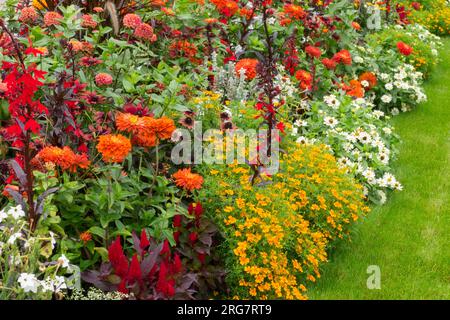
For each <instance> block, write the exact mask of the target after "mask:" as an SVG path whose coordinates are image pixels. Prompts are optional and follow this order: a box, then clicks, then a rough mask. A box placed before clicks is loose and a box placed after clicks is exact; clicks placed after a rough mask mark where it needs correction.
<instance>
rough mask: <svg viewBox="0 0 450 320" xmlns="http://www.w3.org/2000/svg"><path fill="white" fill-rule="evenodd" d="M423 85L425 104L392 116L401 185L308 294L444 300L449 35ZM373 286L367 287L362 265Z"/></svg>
mask: <svg viewBox="0 0 450 320" xmlns="http://www.w3.org/2000/svg"><path fill="white" fill-rule="evenodd" d="M441 58H442V62H441V63H440V64H439V65H438V67H437V68H436V69H435V71H434V73H433V75H432V77H431V79H430V80H429V81H428V82H427V83H426V86H425V90H426V92H427V95H428V102H427V103H424V104H422V105H420V106H419V107H418V108H416V109H415V110H414V111H412V112H410V113H404V114H401V115H399V116H398V117H395V119H394V120H393V122H394V125H395V127H396V129H397V132H398V133H399V134H400V136H401V138H402V140H403V143H402V144H401V145H400V155H399V159H398V160H397V161H396V163H395V171H394V172H395V173H396V175H397V178H398V179H399V180H400V181H401V182H402V183H403V185H404V190H403V191H402V192H399V193H394V194H391V195H390V198H389V200H388V202H387V203H386V205H385V206H383V207H376V208H374V209H373V211H372V212H371V213H370V215H369V216H368V217H367V218H366V219H364V220H363V221H362V222H361V223H360V224H358V225H357V226H356V227H355V231H354V234H353V236H352V242H351V243H348V242H345V243H344V242H342V243H339V244H338V246H337V248H336V249H335V250H334V251H333V252H332V254H331V256H330V257H329V263H328V264H327V265H325V266H324V269H323V272H322V277H321V278H320V279H319V280H318V282H317V283H316V284H315V285H314V286H312V287H311V289H310V291H309V297H310V299H450V164H449V160H450V39H445V46H444V47H443V48H442V49H441ZM369 265H378V266H379V267H380V269H381V289H379V290H376V289H375V290H369V289H368V288H367V285H366V283H367V278H368V277H369V274H367V267H368V266H369Z"/></svg>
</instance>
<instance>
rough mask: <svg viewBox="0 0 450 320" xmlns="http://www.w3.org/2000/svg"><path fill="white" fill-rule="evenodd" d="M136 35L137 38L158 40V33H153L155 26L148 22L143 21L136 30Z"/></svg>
mask: <svg viewBox="0 0 450 320" xmlns="http://www.w3.org/2000/svg"><path fill="white" fill-rule="evenodd" d="M134 35H135V36H136V38H139V39H143V40H147V41H151V42H153V41H156V35H155V34H154V33H153V28H152V27H151V26H150V25H149V24H147V23H141V24H140V25H139V26H138V27H137V28H136V29H135V30H134Z"/></svg>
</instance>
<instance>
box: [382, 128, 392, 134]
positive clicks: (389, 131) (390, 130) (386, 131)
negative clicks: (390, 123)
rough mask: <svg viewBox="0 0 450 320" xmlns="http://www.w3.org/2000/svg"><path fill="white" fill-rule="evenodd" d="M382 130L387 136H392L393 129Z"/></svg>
mask: <svg viewBox="0 0 450 320" xmlns="http://www.w3.org/2000/svg"><path fill="white" fill-rule="evenodd" d="M382 130H383V132H384V133H386V134H387V135H390V134H392V129H391V128H388V127H384V128H383V129H382Z"/></svg>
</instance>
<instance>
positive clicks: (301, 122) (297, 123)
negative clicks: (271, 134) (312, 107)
mask: <svg viewBox="0 0 450 320" xmlns="http://www.w3.org/2000/svg"><path fill="white" fill-rule="evenodd" d="M294 126H297V127H307V126H308V122H307V121H305V120H300V119H299V120H295V122H294Z"/></svg>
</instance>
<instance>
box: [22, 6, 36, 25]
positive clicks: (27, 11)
mask: <svg viewBox="0 0 450 320" xmlns="http://www.w3.org/2000/svg"><path fill="white" fill-rule="evenodd" d="M37 18H38V14H37V12H36V10H35V9H34V7H25V8H23V9H22V11H20V17H19V21H21V22H34V21H36V19H37Z"/></svg>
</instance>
